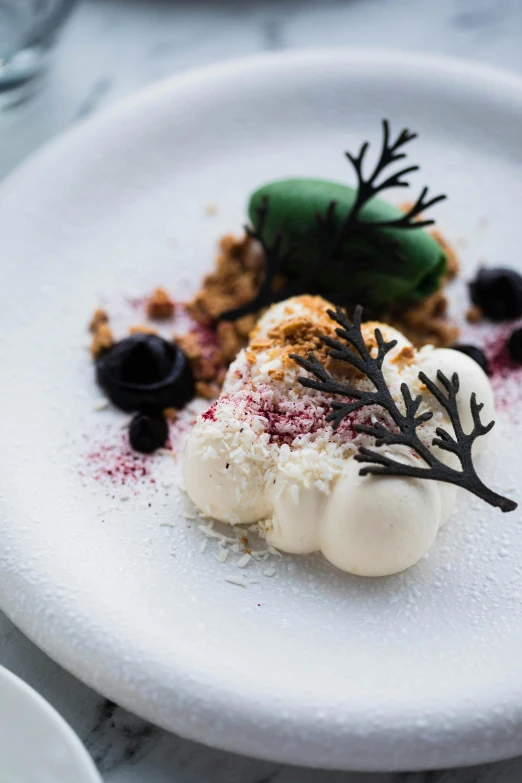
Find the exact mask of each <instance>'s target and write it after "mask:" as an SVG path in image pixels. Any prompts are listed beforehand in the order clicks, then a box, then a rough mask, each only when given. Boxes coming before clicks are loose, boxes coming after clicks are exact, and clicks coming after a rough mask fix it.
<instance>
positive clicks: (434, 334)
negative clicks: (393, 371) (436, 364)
mask: <svg viewBox="0 0 522 783" xmlns="http://www.w3.org/2000/svg"><path fill="white" fill-rule="evenodd" d="M386 321H387V323H389V324H390V325H391V326H394V327H395V328H396V329H399V331H401V332H402V333H403V334H404V336H405V337H407V338H408V340H410V341H411V342H412V343H413V345H414V346H415V347H416V348H422V346H423V345H426V344H431V345H435V346H436V347H437V348H448V347H449V346H450V345H453V344H454V343H455V342H456V340H457V338H458V336H459V329H458V327H457V326H455V325H454V324H453V323H451V321H450V320H449V319H448V300H447V298H446V295H445V294H444V292H443V291H436V292H435V293H434V294H431V296H428V297H427V298H426V299H423V300H422V301H421V302H417V303H416V304H414V305H409V306H405V305H394V306H393V307H391V308H390V311H389V313H388V316H387V318H386Z"/></svg>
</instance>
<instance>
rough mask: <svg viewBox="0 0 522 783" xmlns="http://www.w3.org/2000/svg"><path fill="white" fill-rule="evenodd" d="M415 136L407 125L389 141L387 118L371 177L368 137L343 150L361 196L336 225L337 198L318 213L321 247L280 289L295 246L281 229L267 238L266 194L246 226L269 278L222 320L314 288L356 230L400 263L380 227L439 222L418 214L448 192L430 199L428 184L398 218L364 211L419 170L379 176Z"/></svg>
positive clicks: (392, 243)
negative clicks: (253, 223)
mask: <svg viewBox="0 0 522 783" xmlns="http://www.w3.org/2000/svg"><path fill="white" fill-rule="evenodd" d="M416 138H417V134H416V133H412V132H411V131H409V130H408V129H407V128H404V129H403V130H402V131H401V132H400V133H399V135H398V136H397V138H396V139H395V141H393V140H391V139H390V125H389V122H388V120H386V119H383V120H382V143H381V152H380V155H379V158H378V160H377V162H376V164H375V166H374V168H373V169H372V171H371V173H370V175H369V176H368V177H365V176H364V172H363V164H364V161H365V157H366V153H367V151H368V149H369V147H370V145H369V143H368V142H367V141H366V142H364V144H363V145H362V146H361V149H360V150H359V154H358V155H353V154H352V153H350V152H346V153H345V155H346V157H347V159H348V160H349V161H350V163H351V164H352V166H353V168H354V171H355V175H356V179H357V185H356V189H357V195H356V197H355V201H354V203H353V205H352V208H351V210H350V212H349V214H348V215H347V217H346V219H345V220H344V221H343V222H342V223H341V225H340V227H339V226H338V225H337V222H336V219H335V217H336V208H337V204H336V202H335V201H332V202H331V203H330V204H329V206H328V208H327V210H326V213H325V214H324V215H321V214H317V215H316V224H315V226H314V229H313V231H315V234H314V236H313V238H314V239H315V241H316V242H317V244H318V248H319V252H318V255H317V260H316V263H315V264H313V265H312V266H311V268H310V269H309V270H307V272H305V274H304V275H303V276H301V277H300V278H298V279H297V280H295V281H293V282H291V283H289V284H288V285H286V286H284V287H283V288H282V289H281V290H279V291H276V290H275V289H274V279H275V278H276V276H277V275H280V274H282V273H283V270H285V269H286V268H287V267H288V263H289V262H290V261H291V260H292V259H293V258H295V256H296V253H297V250H296V248H289V249H287V250H283V247H284V235H283V233H279V234H278V236H277V237H276V238H275V240H274V241H273V242H271V243H270V242H268V240H267V238H266V232H265V226H266V219H267V215H268V210H269V203H268V198H267V197H265V199H264V200H263V203H262V205H261V206H260V207H259V208H258V226H257V229H253V228H250V227H248V226H247V227H245V230H246V232H247V234H248V235H249V236H250V237H252V238H253V239H256V240H257V241H258V242H259V243H260V245H261V247H262V249H263V253H264V258H265V277H264V280H263V283H262V284H261V287H260V289H259V291H258V293H257V294H256V296H255V297H254V298H253V299H251V300H250V301H249V302H246V303H245V304H243V305H241V306H240V307H237V308H234V309H232V310H227V311H226V312H224V313H221V315H220V316H219V320H222V321H235V320H237V319H238V318H241V317H242V316H244V315H248V314H249V313H255V312H257V311H259V310H261V309H263V308H264V307H268V306H269V305H271V304H274V303H275V302H281V301H283V300H284V299H288V298H289V297H290V296H297V295H299V294H302V293H305V292H307V291H308V292H310V290H311V287H313V283H314V280H315V279H316V278H317V275H318V273H319V272H320V271H324V270H325V269H327V268H329V267H330V266H331V265H332V264H333V263H335V261H336V259H338V258H339V253H340V251H341V249H342V247H343V246H344V245H345V243H346V241H347V239H348V238H349V237H350V236H354V235H356V234H357V233H359V234H366V235H367V236H371V239H372V240H373V241H375V242H377V243H379V244H381V245H383V246H385V247H386V248H387V250H388V252H389V253H390V261H391V262H392V263H397V264H400V262H401V260H402V254H401V251H400V246H398V243H396V242H395V241H394V240H393V239H391V238H389V237H387V236H385V235H383V234H382V231H381V230H382V229H412V228H413V229H414V228H425V227H426V226H431V225H433V224H434V222H435V221H434V220H431V219H425V220H418V217H419V215H420V214H421V213H422V212H425V211H426V210H427V209H429V208H430V207H432V206H433V205H434V204H437V203H438V202H439V201H442V200H444V199H445V198H446V196H445V195H439V196H435V197H434V198H430V199H428V197H427V196H428V188H427V187H424V188H423V190H422V192H421V193H420V195H419V196H418V198H417V200H416V201H415V203H414V204H413V206H412V207H410V209H409V210H408V211H407V212H405V213H404V214H403V215H401V216H400V217H398V218H394V219H392V220H382V221H366V220H364V219H363V218H362V215H361V213H362V211H363V209H364V207H365V206H366V205H367V204H368V203H369V201H371V199H372V198H374V197H375V196H376V195H378V194H379V193H381V192H382V191H385V190H390V189H392V188H398V187H401V188H402V187H408V182H407V180H405V179H404V177H405V176H407V175H408V174H411V173H412V172H414V171H417V170H418V169H419V167H418V166H407V167H405V168H403V169H401V170H400V171H397V172H396V173H394V174H391V175H390V176H388V177H387V178H386V179H384V180H382V181H381V182H378V180H379V177H380V176H381V175H382V173H383V172H384V171H385V170H386V169H387V168H388V167H389V166H390V165H391V164H393V163H395V162H397V161H398V160H402V159H403V158H405V157H406V152H404V151H403V148H404V146H405V145H406V144H408V143H409V142H410V141H413V139H416Z"/></svg>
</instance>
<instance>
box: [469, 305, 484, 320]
mask: <svg viewBox="0 0 522 783" xmlns="http://www.w3.org/2000/svg"><path fill="white" fill-rule="evenodd" d="M483 317H484V315H483V313H482V310H481V309H480V307H477V305H472V306H471V307H470V308H469V310H467V311H466V321H467V322H468V323H470V324H478V322H479V321H482V319H483Z"/></svg>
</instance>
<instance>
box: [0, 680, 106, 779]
mask: <svg viewBox="0 0 522 783" xmlns="http://www.w3.org/2000/svg"><path fill="white" fill-rule="evenodd" d="M0 705H1V707H2V708H1V709H0V770H1V773H2V780H5V781H12V783H35V781H38V783H71V781H74V783H101V781H100V778H99V776H98V773H97V772H96V769H95V767H94V764H93V762H92V759H91V757H90V756H89V754H88V753H87V751H86V750H85V748H84V747H83V745H82V743H81V742H80V740H79V739H78V737H77V736H76V734H75V733H74V732H73V730H72V729H71V728H70V727H69V726H68V725H67V723H66V722H65V721H64V720H63V718H61V717H60V715H59V714H58V713H57V712H56V710H54V709H53V708H52V707H51V705H50V704H48V703H47V702H46V701H45V699H42V697H41V696H40V695H39V694H38V693H36V691H34V690H33V689H32V688H30V687H29V685H27V684H26V683H25V682H23V681H22V680H20V679H19V678H18V677H15V675H14V674H11V672H9V671H7V669H4V668H3V667H1V666H0Z"/></svg>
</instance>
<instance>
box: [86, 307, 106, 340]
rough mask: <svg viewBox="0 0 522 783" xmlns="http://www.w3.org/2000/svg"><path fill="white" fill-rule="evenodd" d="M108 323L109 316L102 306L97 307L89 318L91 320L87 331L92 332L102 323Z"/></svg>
mask: <svg viewBox="0 0 522 783" xmlns="http://www.w3.org/2000/svg"><path fill="white" fill-rule="evenodd" d="M108 323H109V316H108V315H107V313H106V312H105V310H102V308H101V307H99V308H98V309H97V310H95V311H94V314H93V316H92V318H91V322H90V324H89V331H90V332H92V333H93V334H94V333H95V332H96V331H97V330H98V328H99V327H100V326H101V325H102V324H108Z"/></svg>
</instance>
